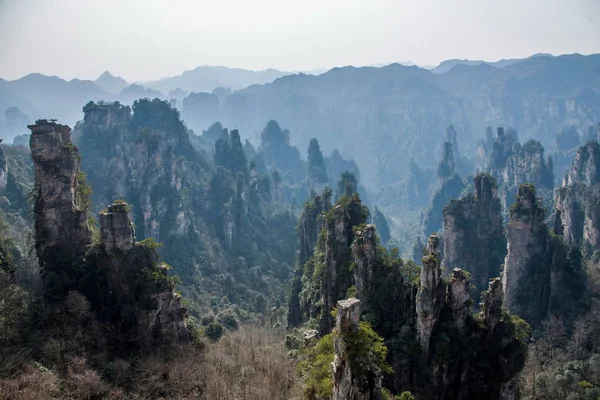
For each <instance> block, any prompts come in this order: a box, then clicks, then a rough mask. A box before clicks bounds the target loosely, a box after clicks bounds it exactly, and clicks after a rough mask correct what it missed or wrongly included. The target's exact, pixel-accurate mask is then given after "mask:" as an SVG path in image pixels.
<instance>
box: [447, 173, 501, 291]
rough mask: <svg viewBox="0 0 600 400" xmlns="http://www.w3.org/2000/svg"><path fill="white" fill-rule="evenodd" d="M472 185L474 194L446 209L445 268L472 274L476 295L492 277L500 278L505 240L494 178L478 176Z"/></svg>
mask: <svg viewBox="0 0 600 400" xmlns="http://www.w3.org/2000/svg"><path fill="white" fill-rule="evenodd" d="M473 183H474V186H475V193H474V195H471V194H470V195H468V196H466V197H463V198H460V199H456V200H455V199H452V200H451V201H450V203H449V204H448V205H447V206H446V207H444V211H443V232H444V258H443V265H444V268H445V269H446V270H447V271H451V270H452V269H454V268H463V269H466V270H467V271H469V272H470V273H471V274H472V283H473V284H474V285H475V286H476V289H475V290H474V291H473V292H474V293H477V291H481V290H482V289H484V288H486V287H487V285H488V282H489V280H490V279H491V278H494V277H497V276H500V265H501V264H502V263H503V262H504V256H505V255H506V239H505V237H504V226H503V218H502V207H501V205H500V200H499V198H498V195H497V192H498V187H497V185H496V181H495V179H494V178H493V177H492V176H491V175H487V174H479V175H477V176H476V177H475V178H474V180H473Z"/></svg>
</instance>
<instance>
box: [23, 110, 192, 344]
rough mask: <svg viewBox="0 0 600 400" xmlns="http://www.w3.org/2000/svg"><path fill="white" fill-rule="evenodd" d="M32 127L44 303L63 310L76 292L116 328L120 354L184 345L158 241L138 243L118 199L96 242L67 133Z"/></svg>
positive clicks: (104, 215)
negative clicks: (162, 345) (132, 345)
mask: <svg viewBox="0 0 600 400" xmlns="http://www.w3.org/2000/svg"><path fill="white" fill-rule="evenodd" d="M29 128H30V129H31V131H32V135H31V150H32V157H33V161H34V166H35V187H36V189H37V192H36V199H35V205H34V212H35V236H36V250H37V255H38V259H39V263H40V268H41V272H42V283H43V285H44V286H43V288H44V295H45V299H46V301H47V302H48V303H51V304H59V305H60V304H61V302H62V301H63V300H65V299H66V298H67V296H69V295H70V294H71V293H73V292H79V293H81V294H83V295H84V296H85V297H86V299H87V300H88V301H89V302H90V304H91V306H92V307H91V308H92V309H93V310H94V312H95V318H96V319H97V320H98V321H99V322H101V323H103V324H106V325H107V326H111V325H115V326H116V325H118V328H117V327H115V331H116V332H118V335H117V336H116V337H110V338H109V339H108V340H110V341H112V342H114V343H112V345H114V346H117V347H118V346H124V347H123V348H121V350H122V351H124V350H125V349H126V348H127V346H130V343H131V342H132V340H135V343H139V344H140V345H141V346H142V347H143V348H144V349H151V348H152V347H153V346H154V345H155V344H157V343H165V342H167V343H169V342H173V341H181V340H187V338H188V336H187V327H186V325H185V322H184V317H185V314H186V310H185V308H183V307H182V306H181V298H180V296H179V295H177V294H175V293H174V286H173V283H172V281H171V280H170V279H169V277H168V275H167V270H168V266H167V265H166V264H164V263H163V264H161V263H159V256H158V252H157V248H158V246H157V245H156V244H155V242H142V243H136V242H135V232H134V228H133V223H132V221H131V217H130V215H129V208H128V207H129V206H128V205H127V203H125V202H124V201H122V200H117V201H116V202H114V203H113V204H112V205H110V206H109V207H108V208H107V209H106V210H105V211H103V212H101V213H100V215H99V225H100V235H99V236H100V238H99V243H92V234H91V230H90V226H89V225H88V224H91V222H88V219H87V217H88V210H87V207H89V195H90V193H89V187H87V184H86V183H85V179H84V175H82V174H81V172H80V170H79V163H80V160H81V157H80V156H79V152H78V149H77V148H76V147H75V146H73V144H72V143H71V139H70V129H69V127H67V126H64V125H59V124H56V123H54V122H48V121H38V122H37V123H36V124H35V125H30V126H29ZM111 329H112V328H111ZM109 330H110V329H109ZM130 350H131V349H130V348H127V350H125V351H130Z"/></svg>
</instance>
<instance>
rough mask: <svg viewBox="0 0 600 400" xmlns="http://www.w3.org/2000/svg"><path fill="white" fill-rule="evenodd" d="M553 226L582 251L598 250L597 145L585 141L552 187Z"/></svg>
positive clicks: (599, 149)
mask: <svg viewBox="0 0 600 400" xmlns="http://www.w3.org/2000/svg"><path fill="white" fill-rule="evenodd" d="M555 202H556V209H557V213H556V226H557V228H558V229H559V231H560V232H561V234H563V237H564V240H565V242H566V243H568V244H570V245H575V246H580V247H581V248H582V250H583V251H584V253H585V254H587V255H591V254H592V253H593V252H594V251H596V250H600V208H599V207H600V146H599V145H598V142H597V141H591V142H588V143H587V144H586V145H584V146H581V147H580V148H579V149H578V150H577V154H576V155H575V158H574V160H573V164H572V165H571V167H570V168H569V170H568V171H567V173H566V174H565V176H564V179H563V183H562V186H560V187H559V188H557V189H556V190H555Z"/></svg>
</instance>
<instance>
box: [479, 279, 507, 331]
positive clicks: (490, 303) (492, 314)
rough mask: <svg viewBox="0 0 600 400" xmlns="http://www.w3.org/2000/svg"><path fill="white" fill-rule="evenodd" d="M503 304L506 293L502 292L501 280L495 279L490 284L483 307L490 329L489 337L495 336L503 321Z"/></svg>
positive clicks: (486, 322) (485, 319)
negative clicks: (495, 330)
mask: <svg viewBox="0 0 600 400" xmlns="http://www.w3.org/2000/svg"><path fill="white" fill-rule="evenodd" d="M503 302H504V291H503V290H502V281H501V280H500V278H495V279H493V280H492V281H491V282H490V283H489V287H488V290H487V292H486V293H485V299H484V301H483V303H482V307H481V311H482V312H483V318H484V321H485V324H486V325H487V327H488V332H489V337H491V336H492V335H493V334H494V329H495V328H496V325H498V323H499V322H500V321H501V320H502V306H503Z"/></svg>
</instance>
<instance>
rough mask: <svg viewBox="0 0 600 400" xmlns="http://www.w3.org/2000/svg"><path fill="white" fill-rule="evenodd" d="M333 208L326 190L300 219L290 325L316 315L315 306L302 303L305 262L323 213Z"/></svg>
mask: <svg viewBox="0 0 600 400" xmlns="http://www.w3.org/2000/svg"><path fill="white" fill-rule="evenodd" d="M330 208H331V191H325V192H323V194H322V195H319V196H315V198H314V199H313V200H312V201H310V202H309V203H307V204H306V205H305V208H304V209H303V211H302V213H301V214H300V218H299V221H298V260H297V264H296V268H295V271H294V279H293V281H292V293H291V294H290V300H289V304H288V325H289V326H298V325H300V324H301V323H302V321H303V319H310V318H314V317H315V313H314V311H315V308H314V307H307V304H304V305H301V304H300V292H301V291H302V276H303V274H304V264H306V262H307V261H308V260H309V259H310V258H311V257H312V255H313V253H314V251H315V246H316V244H317V239H318V237H319V233H320V232H321V229H322V227H323V220H324V218H323V215H324V214H325V213H326V212H328V211H329V209H330Z"/></svg>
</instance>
